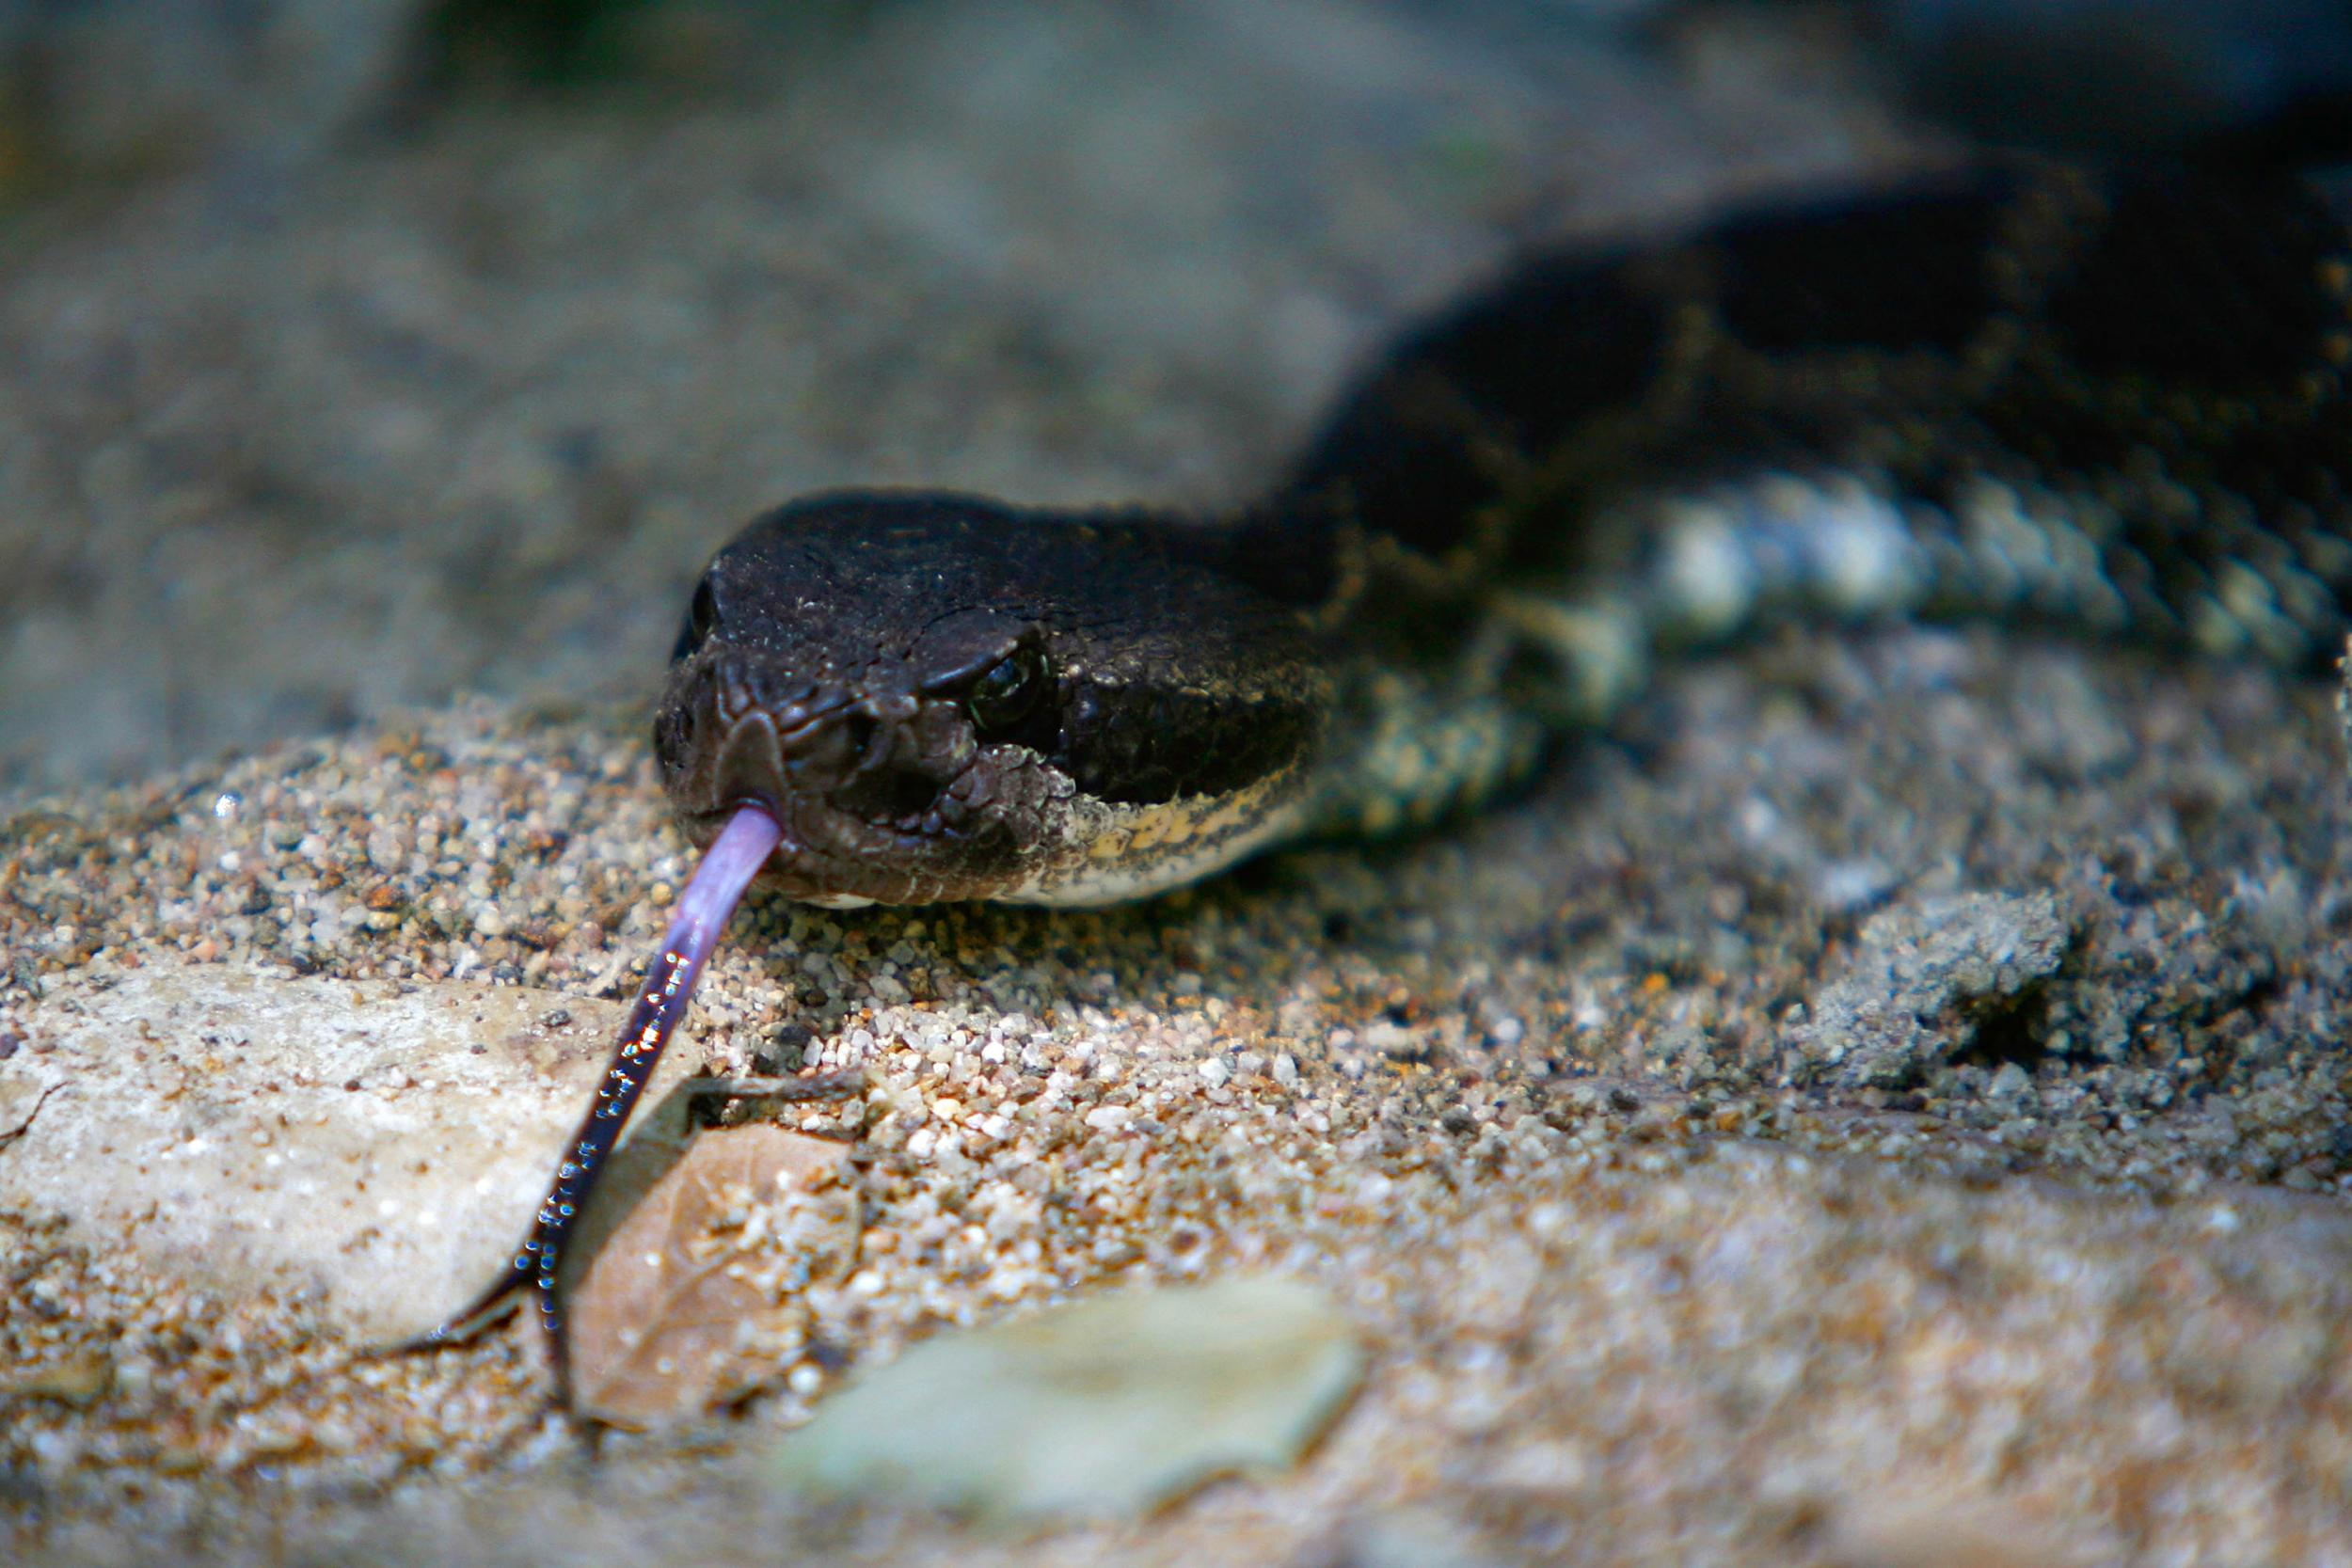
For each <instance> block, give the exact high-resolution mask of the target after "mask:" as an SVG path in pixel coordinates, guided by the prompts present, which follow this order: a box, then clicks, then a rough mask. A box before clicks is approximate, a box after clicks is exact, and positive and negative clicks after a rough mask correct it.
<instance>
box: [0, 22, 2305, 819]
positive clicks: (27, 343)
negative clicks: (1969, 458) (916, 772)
mask: <svg viewBox="0 0 2352 1568" xmlns="http://www.w3.org/2000/svg"><path fill="white" fill-rule="evenodd" d="M2344 10H2345V7H2344V6H2343V5H2340V4H2332V3H2330V4H2322V3H2320V0H2248V3H2246V4H2241V5H2234V6H2233V5H2219V4H2213V3H2210V0H2208V3H2205V4H2189V3H2188V0H2130V3H2125V0H2074V3H2064V4H2061V3H2058V0H1941V3H1938V0H1913V3H1908V4H1898V3H1892V0H1890V3H1887V4H1864V3H1860V0H1854V3H1841V4H1827V3H1823V4H1797V3H1790V4H1765V3H1755V4H1666V3H1663V0H1656V3H1653V0H1549V3H1541V0H1516V3H1514V0H1455V3H1452V4H1447V3H1442V0H1187V3H1184V4H1175V3H1168V4H1152V3H1149V0H1141V3H1136V4H1132V5H1125V6H1119V7H1090V6H1087V7H1080V6H1071V7H1047V6H1016V5H1009V4H985V3H980V0H896V3H892V0H812V3H808V4H799V5H793V4H785V3H782V0H775V3H770V4H752V3H750V0H734V3H723V0H0V790H5V791H8V792H10V793H21V792H23V791H26V790H35V789H42V788H51V787H58V786H66V785H72V784H78V783H84V782H89V781H99V780H109V779H120V778H125V777H132V776H136V775H139V774H141V773H145V772H150V771H152V770H154V769H156V768H162V767H167V766H171V765H175V764H178V763H181V762H183V761H193V760H199V759H202V758H205V757H208V756H210V755H212V754H215V753H217V752H222V751H224V750H242V749H248V748H251V747H253V746H256V745H258V744H261V743H263V742H266V741H268V740H270V739H273V738H277V737H281V736H293V735H299V734H310V733H318V732H324V731H330V730H333V729H336V728H339V727H342V726H347V725H349V724H352V723H354V722H357V721H363V720H366V719H368V718H371V717H374V716H378V715H382V714H385V713H387V712H388V711H390V710H393V709H396V708H398V707H400V706H402V705H416V704H430V703H435V702H438V701H441V700H443V699H444V698H446V697H447V696H448V695H450V694H451V693H453V692H455V691H459V690H466V689H472V690H481V691H487V692H490V693H493V694H496V695H497V696H499V697H500V698H501V699H503V700H508V701H513V702H517V703H526V704H533V705H565V706H568V705H612V711H613V712H614V713H615V714H616V715H620V716H625V715H627V714H628V713H629V712H630V711H631V705H636V704H642V703H644V701H646V700H647V698H648V697H649V695H650V693H651V691H652V689H653V688H654V686H655V684H656V682H657V681H658V679H659V674H660V665H661V661H662V657H663V655H664V653H665V652H666V649H667V647H668V643H669V641H670V639H671V637H672V635H673V634H674V631H675V624H676V619H677V616H678V614H679V612H680V606H681V605H682V603H683V600H684V594H685V591H686V589H687V587H688V585H689V584H690V583H691V580H692V578H693V576H694V574H695V573H696V571H697V570H698V569H699V567H700V565H701V563H702V562H703V560H704V559H705V558H706V557H707V555H708V553H709V552H710V551H711V550H712V549H713V548H714V547H715V546H718V545H719V544H720V543H722V542H723V540H724V539H725V538H726V537H727V536H728V535H729V534H730V533H731V532H732V531H734V530H735V529H736V528H737V527H739V525H740V524H741V523H742V521H743V520H745V518H747V517H748V516H749V515H751V514H752V513H754V512H755V511H756V510H758V509H760V508H762V507H765V506H767V505H771V504H773V503H775V502H777V501H779V500H782V499H786V498H787V497H789V496H791V495H792V494H794V493H796V492H799V491H803V490H807V489H810V488H814V487H818V486H822V485H833V484H847V483H919V484H939V485H955V486H962V487H971V488H977V489H983V490H988V491H993V492H996V493H1000V494H1003V495H1006V496H1009V497H1011V498H1014V499H1029V500H1041V501H1092V500H1115V499H1149V500H1153V501H1174V502H1180V503H1185V504H1196V505H1201V506H1214V505H1217V504H1220V503H1224V502H1228V501H1231V500H1233V499H1238V498H1240V497H1242V496H1244V495H1246V494H1248V492H1249V490H1250V489H1251V488H1252V487H1253V486H1254V485H1255V484H1257V483H1260V482H1261V481H1263V479H1264V478H1265V477H1266V476H1267V475H1268V473H1269V472H1270V470H1271V468H1272V467H1274V465H1276V464H1277V463H1278V462H1279V460H1280V458H1281V456H1282V454H1283V453H1284V452H1285V451H1286V450H1287V449H1288V448H1289V446H1290V445H1291V444H1292V443H1293V442H1295V441H1296V440H1298V439H1299V438H1301V437H1302V436H1304V435H1305V434H1306V430H1307V427H1308V425H1309V424H1310V423H1311V420H1312V419H1313V418H1314V416H1315V413H1316V410H1317V408H1318V407H1319V405H1320V404H1322V403H1323V402H1324V400H1325V399H1327V397H1328V396H1329V395H1330V394H1331V393H1332V391H1333V390H1334V388H1336V386H1337V384H1338V383H1339V382H1340V381H1341V380H1342V379H1343V377H1344V376H1345V375H1346V374H1347V373H1349V372H1350V371H1351V370H1352V369H1354V368H1355V367H1357V366H1358V365H1359V364H1360V363H1361V362H1362V360H1363V359H1364V358H1365V357H1366V356H1368V355H1370V354H1371V353H1372V352H1373V350H1374V349H1375V346H1376V345H1377V343H1378V342H1379V341H1380V340H1381V339H1382V338H1383V337H1384V336H1385V335H1386V334H1387V333H1388V332H1389V331H1391V330H1392V329H1393V328H1394V327H1395V325H1397V324H1398V322H1399V320H1400V319H1401V317H1402V316H1403V315H1404V314H1405V313H1406V312H1408V311H1410V310H1411V309H1416V308H1419V307H1423V306H1427V305H1429V304H1432V303H1434V302H1437V301H1438V300H1440V299H1442V298H1443V297H1444V296H1445V295H1446V294H1447V293H1449V292H1450V291H1452V290H1454V289H1456V288H1458V287H1460V286H1462V285H1463V284H1465V283H1466V282H1469V281H1470V280H1473V279H1474V278H1476V277H1479V276H1481V275H1483V274H1484V273H1486V272H1488V271H1490V270H1492V269H1493V268H1494V267H1496V266H1498V265H1499V264H1501V263H1502V261H1503V260H1504V259H1505V258H1507V257H1508V256H1509V255H1510V254H1511V253H1512V252H1513V251H1515V250H1518V249H1522V248H1525V247H1527V246H1529V245H1534V244H1537V243H1541V242H1543V241H1546V240H1549V239H1556V238H1560V237H1565V236H1575V235H1582V234H1596V233H1617V232H1622V231H1625V230H1640V229H1643V228H1645V227H1651V226H1658V225H1664V224H1672V223H1675V222H1677V221H1681V220H1684V219H1687V218H1688V217H1690V216H1691V215H1692V214H1696V213H1699V212H1702V211H1705V210H1707V209H1708V208H1711V207H1714V206H1717V205H1720V204H1721V203H1723V202H1725V201H1728V200H1733V199H1737V198H1741V197H1743V196H1752V195H1754V194H1756V193H1758V192H1766V191H1772V190H1779V189H1785V188H1788V187H1789V186H1791V185H1801V184H1804V183H1808V182H1824V181H1829V180H1834V179H1837V178H1840V177H1845V176H1850V175H1853V174H1856V173H1862V172H1867V171H1873V170H1884V169H1887V168H1890V167H1895V166H1902V165H1904V164H1906V163H1909V162H1913V161H1917V160H1921V159H1928V158H1934V157H1939V156H1947V155H1949V154H1950V153H1951V152H1952V150H1954V149H1955V148H1957V147H1959V146H1961V145H1962V144H1963V142H1965V141H1967V140H1970V139H1982V138H1986V137H1993V138H1996V139H2022V140H2026V141H2032V142H2036V143H2038V144H2042V145H2055V146H2062V147H2068V148H2075V147H2084V146H2088V147H2090V148H2093V149H2100V150H2106V149H2111V148H2113V147H2116V146H2119V145H2137V144H2140V143H2145V142H2153V143H2160V144H2161V143H2170V142H2174V141H2178V140H2182V139H2185V138H2190V137H2200V136H2206V135H2211V134H2212V133H2213V131H2214V128H2215V127H2217V126H2218V127H2221V128H2223V129H2225V130H2227V129H2231V128H2235V127H2239V126H2243V125H2249V124H2250V125H2258V126H2261V127H2264V128H2265V129H2267V128H2269V127H2272V126H2275V125H2277V124H2278V123H2280V121H2281V120H2282V119H2288V118H2292V117H2291V116H2288V115H2282V114H2281V113H2280V105H2288V106H2289V107H2290V108H2292V109H2293V110H2294V111H2295V112H2296V113H2298V114H2299V113H2300V112H2301V111H2302V109H2303V107H2304V106H2305V91H2304V89H2305V87H2307V85H2308V84H2309V83H2310V82H2312V81H2320V82H2326V81H2328V80H2337V81H2340V80H2342V79H2344V77H2345V76H2347V75H2352V66H2348V65H2347V56H2352V42H2347V40H2348V39H2352V24H2348V23H2347V22H2346V20H2345V18H2344ZM2282 40H2283V41H2282ZM2321 109H2322V118H2324V111H2325V109H2326V103H2325V101H2324V100H2323V101H2322V103H2321ZM616 721H619V719H618V718H616Z"/></svg>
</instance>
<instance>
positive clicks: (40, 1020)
mask: <svg viewBox="0 0 2352 1568" xmlns="http://www.w3.org/2000/svg"><path fill="white" fill-rule="evenodd" d="M622 1012H623V1010H622V1008H621V1007H620V1006H618V1005H617V1004H614V1003H609V1002H596V1001H587V1000H583V999H581V998H580V997H576V996H565V995H561V994H558V993H556V992H553V991H548V990H530V989H525V988H517V987H490V986H483V985H475V984H469V983H467V982H463V981H445V982H440V983H426V984H419V983H406V982H403V983H391V982H381V983H370V982H359V983H353V982H345V981H334V980H324V979H291V978H273V977H268V976H264V975H260V974H250V973H237V972H231V971H229V970H226V969H223V968H220V967H218V966H198V967H193V968H179V969H153V970H145V971H140V972H136V973H134V974H126V975H123V976H122V977H120V978H119V980H117V981H115V982H114V983H112V984H103V985H101V984H84V985H77V986H74V987H72V988H58V989H56V990H52V991H51V993H50V995H49V996H48V997H47V998H46V999H45V1000H44V1001H43V1002H42V1004H41V1005H40V1007H39V1009H38V1010H37V1011H35V1012H34V1013H33V1014H32V1016H31V1019H30V1021H29V1022H30V1025H31V1027H30V1030H29V1033H28V1037H27V1045H26V1048H25V1049H22V1050H19V1051H18V1052H16V1053H14V1054H13V1055H11V1056H9V1057H8V1059H7V1060H5V1061H0V1138H5V1139H6V1141H5V1142H0V1209H7V1210H14V1211H18V1212H23V1213H25V1214H26V1215H28V1216H29V1217H33V1218H36V1219H45V1218H49V1217H52V1216H56V1217H62V1218H63V1220H64V1221H65V1224H66V1233H67V1236H68V1238H69V1239H71V1240H77V1241H85V1242H87V1243H90V1244H92V1245H93V1246H102V1245H103V1246H105V1247H107V1248H109V1249H111V1248H113V1247H115V1246H116V1245H118V1244H119V1242H120V1241H121V1239H123V1238H125V1237H130V1238H134V1239H135V1252H136V1253H137V1254H138V1255H139V1256H140V1257H141V1258H142V1259H143V1260H145V1261H147V1262H150V1263H151V1264H153V1265H155V1266H158V1267H160V1268H164V1269H168V1270H171V1271H173V1272H176V1273H178V1274H180V1275H183V1276H184V1277H186V1278H188V1279H189V1280H190V1281H192V1282H195V1283H198V1284H199V1285H200V1286H201V1287H203V1288H207V1289H211V1290H215V1291H224V1292H230V1293H232V1294H246V1293H250V1292H254V1291H263V1290H269V1291H278V1292H296V1291H299V1292H304V1293H306V1294H308V1295H310V1296H311V1297H313V1298H314V1300H315V1307H316V1310H317V1311H318V1312H319V1314H320V1315H321V1316H322V1317H323V1318H324V1319H325V1320H326V1322H328V1323H331V1324H332V1325H334V1326H337V1327H340V1328H342V1329H343V1330H345V1331H347V1332H349V1333H351V1334H353V1335H354V1336H356V1337H360V1338H378V1337H391V1336H398V1335H405V1334H410V1333H414V1332H418V1331H420V1330H421V1329H424V1328H427V1327H430V1326H432V1324H434V1323H437V1322H439V1321H441V1319H442V1318H443V1317H444V1316H445V1315H446V1314H447V1313H449V1312H450V1311H452V1310H453V1309H454V1308H455V1307H459V1306H461V1305H462V1304H463V1303H464V1302H465V1300H466V1299H467V1298H468V1297H469V1295H470V1294H471V1292H473V1291H476V1290H478V1289H480V1287H481V1286H482V1285H483V1284H484V1283H485V1281H486V1280H487V1278H488V1277H489V1275H490V1274H491V1273H492V1272H493V1270H494V1269H495V1268H496V1266H497V1263H498V1260H499V1259H500V1258H501V1254H502V1252H503V1250H504V1249H505V1248H506V1247H508V1246H510V1245H512V1244H513V1243H514V1242H515V1240H516V1237H518V1236H520V1235H521V1234H522V1231H523V1228H524V1227H525V1225H526V1224H527V1223H528V1221H529V1218H530V1215H531V1212H532V1207H533V1206H534V1205H535V1204H536V1203H537V1202H538V1201H539V1198H540V1196H541V1194H542V1193H543V1191H544V1190H545V1186H546V1182H547V1180H548V1171H549V1170H550V1169H552V1168H553V1165H554V1163H555V1160H556V1157H557V1155H558V1152H559V1151H560V1149H561V1148H562V1147H563V1144H564V1139H565V1138H566V1137H567V1136H568V1135H569V1134H570V1132H571V1130H572V1127H573V1125H574V1123H575V1122H576V1120H577V1118H578V1117H579V1116H580V1110H581V1107H582V1106H583V1105H585V1103H586V1102H587V1097H588V1095H589V1093H590V1092H591V1090H592V1088H593V1085H594V1084H595V1081H596V1074H597V1072H598V1071H599V1069H600V1068H601V1066H602V1062H603V1058H604V1054H605V1051H606V1048H607V1045H608V1043H609V1041H610V1040H611V1039H612V1035H613V1033H614V1031H615V1030H617V1029H618V1027H619V1025H620V1022H621V1018H622ZM550 1021H553V1022H550ZM682 1076H684V1069H683V1068H682V1067H681V1066H680V1065H679V1063H678V1061H677V1060H676V1058H675V1054H674V1055H673V1058H672V1060H670V1061H668V1062H665V1063H664V1064H663V1070H662V1072H661V1073H660V1075H659V1076H658V1077H657V1079H656V1083H655V1085H654V1093H655V1096H656V1097H657V1098H658V1097H659V1096H660V1094H661V1093H662V1092H663V1091H664V1089H666V1087H667V1086H668V1085H669V1084H670V1083H672V1082H674V1081H675V1080H676V1079H678V1078H680V1077H682ZM11 1133H12V1134H13V1135H10V1134H11Z"/></svg>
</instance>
